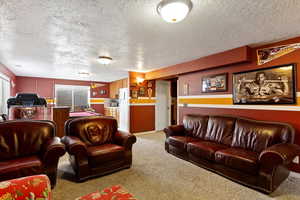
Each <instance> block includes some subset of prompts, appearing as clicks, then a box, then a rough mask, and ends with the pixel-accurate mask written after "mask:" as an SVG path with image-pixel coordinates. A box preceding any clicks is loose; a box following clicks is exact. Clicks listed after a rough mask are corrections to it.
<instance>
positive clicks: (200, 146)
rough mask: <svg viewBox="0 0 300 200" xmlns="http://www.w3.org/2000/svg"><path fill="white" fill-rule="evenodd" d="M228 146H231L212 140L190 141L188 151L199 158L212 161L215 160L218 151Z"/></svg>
mask: <svg viewBox="0 0 300 200" xmlns="http://www.w3.org/2000/svg"><path fill="white" fill-rule="evenodd" d="M226 148H229V146H227V145H224V144H218V143H215V142H210V141H199V142H189V143H188V144H187V151H188V153H190V154H193V155H195V156H197V157H199V158H204V159H207V160H212V161H214V160H215V152H216V151H218V150H221V149H226Z"/></svg>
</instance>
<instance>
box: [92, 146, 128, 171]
mask: <svg viewBox="0 0 300 200" xmlns="http://www.w3.org/2000/svg"><path fill="white" fill-rule="evenodd" d="M87 153H88V157H89V163H90V164H91V166H92V167H99V165H101V164H105V163H107V162H111V161H118V160H122V159H124V156H125V148H124V147H122V146H119V145H115V144H103V145H101V146H91V147H88V149H87Z"/></svg>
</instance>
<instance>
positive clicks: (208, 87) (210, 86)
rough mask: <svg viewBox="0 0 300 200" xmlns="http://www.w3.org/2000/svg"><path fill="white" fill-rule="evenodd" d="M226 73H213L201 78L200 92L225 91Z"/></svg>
mask: <svg viewBox="0 0 300 200" xmlns="http://www.w3.org/2000/svg"><path fill="white" fill-rule="evenodd" d="M227 79H228V73H224V74H215V75H211V76H205V77H203V78H202V92H226V91H227Z"/></svg>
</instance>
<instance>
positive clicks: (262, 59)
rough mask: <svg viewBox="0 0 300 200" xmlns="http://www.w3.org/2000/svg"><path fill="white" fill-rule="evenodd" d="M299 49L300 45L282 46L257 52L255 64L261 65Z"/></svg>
mask: <svg viewBox="0 0 300 200" xmlns="http://www.w3.org/2000/svg"><path fill="white" fill-rule="evenodd" d="M299 48H300V43H295V44H288V45H282V46H277V47H270V48H264V49H258V50H257V52H256V53H257V64H258V65H262V64H265V63H267V62H270V61H272V60H274V59H276V58H279V57H281V56H283V55H286V54H289V53H291V52H293V51H295V50H297V49H299Z"/></svg>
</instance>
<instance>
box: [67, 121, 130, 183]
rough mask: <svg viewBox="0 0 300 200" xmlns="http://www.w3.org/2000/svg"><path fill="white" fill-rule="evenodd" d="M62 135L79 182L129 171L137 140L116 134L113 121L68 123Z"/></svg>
mask: <svg viewBox="0 0 300 200" xmlns="http://www.w3.org/2000/svg"><path fill="white" fill-rule="evenodd" d="M65 132H66V136H65V137H63V139H62V141H63V143H65V145H66V147H67V151H68V153H69V155H70V162H71V165H72V167H73V169H74V171H75V173H76V178H77V180H78V181H83V180H85V179H88V178H91V177H95V176H100V175H105V174H107V173H111V172H114V171H117V170H120V169H124V168H130V166H131V163H132V151H131V149H132V145H133V144H134V143H135V142H136V137H135V136H134V135H132V134H130V133H126V132H121V131H118V125H117V121H116V120H115V119H113V118H110V117H101V116H95V117H83V118H77V119H70V120H68V121H67V122H66V124H65Z"/></svg>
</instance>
